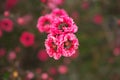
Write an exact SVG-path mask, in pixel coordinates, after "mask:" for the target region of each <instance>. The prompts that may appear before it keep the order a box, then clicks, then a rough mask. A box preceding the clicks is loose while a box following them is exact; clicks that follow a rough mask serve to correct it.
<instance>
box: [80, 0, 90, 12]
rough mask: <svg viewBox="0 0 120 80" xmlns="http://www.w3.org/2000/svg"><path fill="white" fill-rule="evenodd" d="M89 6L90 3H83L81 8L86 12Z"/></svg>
mask: <svg viewBox="0 0 120 80" xmlns="http://www.w3.org/2000/svg"><path fill="white" fill-rule="evenodd" d="M89 6H90V5H89V2H87V1H85V2H83V3H82V5H81V8H82V9H84V10H86V9H88V8H89Z"/></svg>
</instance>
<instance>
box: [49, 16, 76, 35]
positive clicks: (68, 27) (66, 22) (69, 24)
mask: <svg viewBox="0 0 120 80" xmlns="http://www.w3.org/2000/svg"><path fill="white" fill-rule="evenodd" d="M77 30H78V27H77V26H76V24H75V23H74V21H73V19H72V18H70V17H67V16H61V17H57V18H55V19H54V22H53V24H52V28H51V30H50V31H51V33H52V34H63V33H69V32H71V33H75V32H77Z"/></svg>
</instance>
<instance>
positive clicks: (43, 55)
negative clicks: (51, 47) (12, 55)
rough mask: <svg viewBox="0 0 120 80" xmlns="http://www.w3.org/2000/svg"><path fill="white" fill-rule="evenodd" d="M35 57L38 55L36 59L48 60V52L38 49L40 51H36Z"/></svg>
mask: <svg viewBox="0 0 120 80" xmlns="http://www.w3.org/2000/svg"><path fill="white" fill-rule="evenodd" d="M37 57H38V59H39V60H40V61H43V62H45V61H47V60H48V54H47V52H46V51H45V50H40V51H39V52H38V55H37Z"/></svg>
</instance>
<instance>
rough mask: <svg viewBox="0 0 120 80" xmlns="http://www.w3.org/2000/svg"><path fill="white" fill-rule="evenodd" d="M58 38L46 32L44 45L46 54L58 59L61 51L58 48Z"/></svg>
mask: <svg viewBox="0 0 120 80" xmlns="http://www.w3.org/2000/svg"><path fill="white" fill-rule="evenodd" d="M58 40H59V39H58V38H57V37H55V36H53V35H52V34H48V37H47V39H46V40H45V47H46V51H47V53H48V55H49V56H50V57H53V58H54V59H56V60H58V59H59V58H60V57H61V56H62V53H61V51H60V50H59V41H58Z"/></svg>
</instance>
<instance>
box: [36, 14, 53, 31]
mask: <svg viewBox="0 0 120 80" xmlns="http://www.w3.org/2000/svg"><path fill="white" fill-rule="evenodd" d="M52 20H53V19H52V16H51V15H45V16H41V17H40V18H39V19H38V23H37V28H38V30H39V31H40V32H46V33H49V31H50V27H51V24H52Z"/></svg>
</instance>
